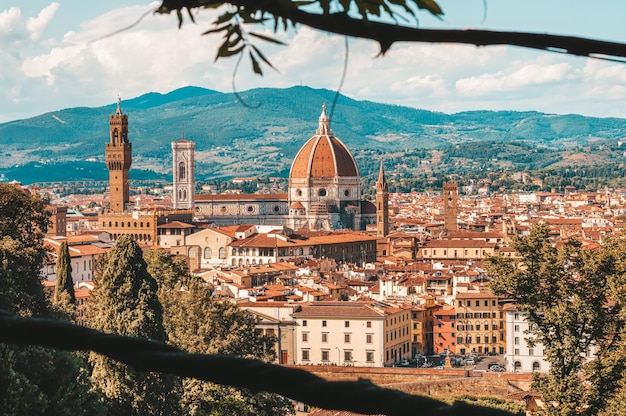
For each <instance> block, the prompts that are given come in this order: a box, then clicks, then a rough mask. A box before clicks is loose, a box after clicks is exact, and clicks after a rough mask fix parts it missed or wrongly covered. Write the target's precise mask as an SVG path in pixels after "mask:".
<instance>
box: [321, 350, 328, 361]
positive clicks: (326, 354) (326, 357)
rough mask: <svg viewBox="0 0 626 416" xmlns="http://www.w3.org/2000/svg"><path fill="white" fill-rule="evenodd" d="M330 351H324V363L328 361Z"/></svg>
mask: <svg viewBox="0 0 626 416" xmlns="http://www.w3.org/2000/svg"><path fill="white" fill-rule="evenodd" d="M328 354H329V351H328V350H322V361H328Z"/></svg>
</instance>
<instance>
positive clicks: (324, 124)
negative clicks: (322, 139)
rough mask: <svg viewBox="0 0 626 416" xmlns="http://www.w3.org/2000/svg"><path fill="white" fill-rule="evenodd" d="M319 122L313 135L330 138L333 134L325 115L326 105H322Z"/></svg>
mask: <svg viewBox="0 0 626 416" xmlns="http://www.w3.org/2000/svg"><path fill="white" fill-rule="evenodd" d="M319 121H320V125H319V127H318V128H317V131H316V132H315V134H317V135H320V136H332V135H333V132H332V130H331V129H330V119H329V118H328V116H327V115H326V104H322V114H321V115H320V119H319Z"/></svg>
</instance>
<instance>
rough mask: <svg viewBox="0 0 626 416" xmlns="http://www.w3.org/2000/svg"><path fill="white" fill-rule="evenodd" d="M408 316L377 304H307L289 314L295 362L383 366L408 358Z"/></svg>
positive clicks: (400, 310) (382, 304) (393, 306)
mask: <svg viewBox="0 0 626 416" xmlns="http://www.w3.org/2000/svg"><path fill="white" fill-rule="evenodd" d="M410 314H411V311H410V308H402V307H398V306H395V305H391V304H386V303H382V302H311V303H310V304H309V305H303V306H302V307H301V308H300V309H299V310H297V311H296V312H294V313H293V317H294V318H295V321H296V336H295V351H296V354H297V357H296V360H295V361H296V363H297V364H301V365H333V364H334V365H351V366H369V367H382V366H384V365H391V364H392V363H394V362H397V361H400V360H402V359H404V358H410V356H411V349H410V343H411V335H410V324H411V319H410V318H411V317H410Z"/></svg>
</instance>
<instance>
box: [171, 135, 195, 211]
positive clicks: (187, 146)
mask: <svg viewBox="0 0 626 416" xmlns="http://www.w3.org/2000/svg"><path fill="white" fill-rule="evenodd" d="M195 149H196V144H195V143H194V142H191V141H189V140H186V139H185V133H184V131H183V138H182V139H180V140H179V141H176V142H172V159H173V161H174V162H173V163H174V165H173V166H172V171H173V189H172V205H173V208H174V209H194V204H195V188H196V183H195V176H194V153H195Z"/></svg>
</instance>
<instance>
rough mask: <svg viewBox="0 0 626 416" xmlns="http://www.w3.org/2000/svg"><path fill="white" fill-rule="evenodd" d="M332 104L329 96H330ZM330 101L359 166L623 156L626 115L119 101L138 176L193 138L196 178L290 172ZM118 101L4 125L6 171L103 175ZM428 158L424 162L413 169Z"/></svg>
mask: <svg viewBox="0 0 626 416" xmlns="http://www.w3.org/2000/svg"><path fill="white" fill-rule="evenodd" d="M334 102H335V103H336V104H335V105H333V103H334ZM323 104H326V106H327V113H328V114H329V116H330V117H331V123H332V124H331V128H332V130H333V132H334V134H335V135H336V136H337V137H339V138H340V139H341V140H342V141H343V142H344V143H345V144H346V145H347V146H348V148H349V149H350V150H351V151H352V152H353V154H354V156H355V157H356V159H357V162H358V164H359V168H360V170H361V174H362V176H367V175H373V174H374V172H376V171H377V169H378V164H379V161H380V160H383V161H386V162H385V163H386V164H387V162H389V164H391V169H393V168H394V166H396V165H398V164H400V165H402V166H403V168H406V169H408V170H409V171H411V169H413V168H414V169H417V170H415V172H418V171H419V169H421V170H422V171H424V166H423V163H422V162H424V161H429V164H430V166H429V167H428V169H427V170H428V171H429V172H434V171H437V170H441V171H442V172H446V173H463V170H464V169H465V170H468V169H469V170H471V169H510V170H528V169H541V168H548V167H554V166H563V165H572V166H579V165H581V164H602V163H609V162H615V161H616V160H620V159H623V158H624V155H623V150H621V149H619V146H620V145H621V139H623V138H624V137H626V120H624V119H618V118H593V117H584V116H581V115H573V114H570V115H557V114H544V113H539V112H534V111H529V112H514V111H498V112H494V111H469V112H461V113H456V114H444V113H439V112H433V111H427V110H421V109H415V108H408V107H402V106H397V105H388V104H380V103H375V102H371V101H359V100H354V99H351V98H349V97H346V96H344V95H341V94H338V95H335V92H333V91H330V90H325V89H313V88H309V87H303V86H298V87H292V88H286V89H274V88H259V89H252V90H247V91H243V92H239V93H222V92H217V91H212V90H208V89H204V88H199V87H185V88H180V89H177V90H175V91H172V92H170V93H168V94H160V93H154V92H151V93H148V94H145V95H142V96H139V97H136V98H132V99H128V100H123V101H122V102H121V108H122V111H123V112H124V113H125V114H128V118H129V139H130V141H131V142H132V144H133V167H132V169H131V178H132V179H159V178H160V179H166V180H169V178H170V177H171V163H172V162H171V142H172V141H175V140H179V139H181V138H182V137H184V138H186V139H187V140H191V141H194V142H195V143H196V177H197V178H198V180H209V179H212V178H229V177H236V176H259V177H268V176H279V177H287V176H288V173H289V168H290V164H291V161H292V159H293V158H294V156H295V154H296V153H297V151H298V150H299V149H300V147H301V146H302V145H303V144H304V143H305V142H306V141H307V140H308V139H309V138H310V137H311V136H313V135H314V134H315V129H316V128H317V124H318V117H319V115H320V113H321V106H322V105H323ZM116 105H117V104H116V103H114V104H111V105H107V106H102V107H97V108H85V107H77V108H68V109H60V110H58V111H54V112H50V113H46V114H42V115H40V116H36V117H32V118H29V119H24V120H15V121H11V122H7V123H2V124H0V138H1V139H0V140H1V142H2V148H1V149H0V175H1V176H0V178H3V179H4V180H18V181H20V182H22V183H25V184H28V183H33V182H48V181H70V180H104V179H106V178H108V172H107V170H106V167H105V165H104V144H105V143H106V142H107V141H108V139H109V137H108V134H109V127H108V123H109V117H108V116H109V115H110V114H112V113H113V112H114V111H115V107H116ZM419 166H421V167H420V168H419V169H418V167H419Z"/></svg>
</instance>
